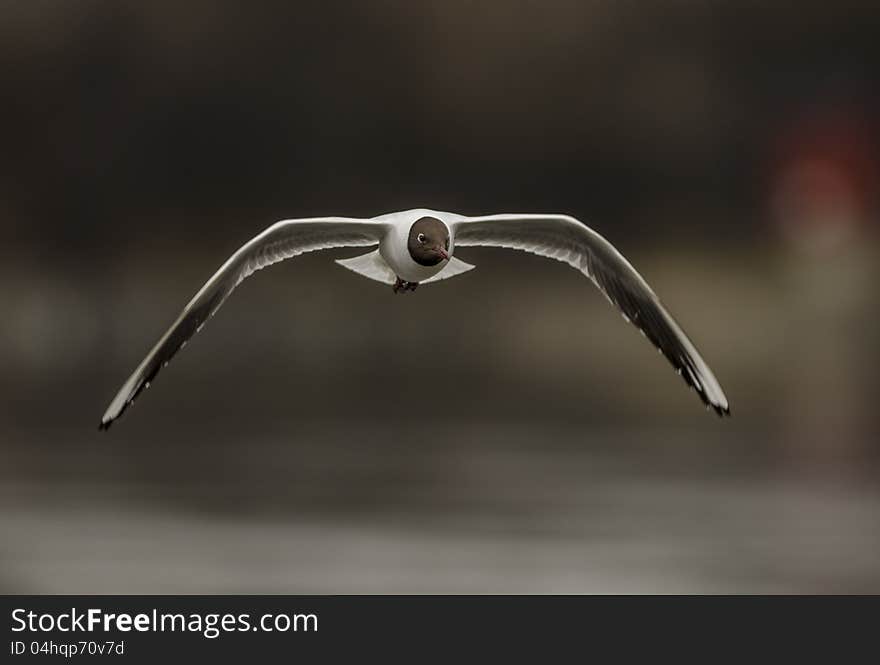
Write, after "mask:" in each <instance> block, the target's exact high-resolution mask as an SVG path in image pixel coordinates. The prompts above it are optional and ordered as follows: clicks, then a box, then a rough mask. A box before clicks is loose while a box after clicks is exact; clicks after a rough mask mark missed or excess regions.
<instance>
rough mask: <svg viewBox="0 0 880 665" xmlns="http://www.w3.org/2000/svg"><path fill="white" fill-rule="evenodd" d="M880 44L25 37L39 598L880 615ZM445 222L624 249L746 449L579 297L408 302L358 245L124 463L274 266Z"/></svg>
mask: <svg viewBox="0 0 880 665" xmlns="http://www.w3.org/2000/svg"><path fill="white" fill-rule="evenodd" d="M878 34H880V8H878V6H877V5H876V3H864V2H850V1H840V2H836V3H832V4H828V3H823V2H803V3H796V4H792V3H782V2H775V3H773V2H764V3H734V2H723V1H721V0H716V1H712V0H705V1H702V2H697V1H693V0H691V1H687V0H680V1H677V2H662V3H661V2H639V3H636V2H610V1H596V2H560V1H552V2H509V1H505V2H501V1H500V0H492V1H483V2H477V1H474V2H454V1H453V2H450V1H446V2H440V1H437V2H405V1H403V0H372V1H370V2H359V3H336V2H320V3H307V2H296V3H262V4H260V3H227V2H210V3H200V2H185V3H184V2H168V1H164V0H162V1H154V2H140V3H134V2H109V1H99V0H80V1H77V2H64V1H61V0H57V1H53V0H29V1H24V0H21V1H18V2H15V1H11V0H9V1H4V2H2V3H0V85H2V91H3V103H2V104H0V138H2V148H3V149H2V153H0V154H2V157H0V230H2V232H3V247H4V251H3V261H2V262H0V278H2V283H3V285H4V288H3V289H0V313H2V315H3V316H2V323H0V342H2V344H0V368H2V376H3V378H2V380H0V455H2V457H0V459H2V464H0V533H2V537H0V590H2V591H7V592H10V591H12V592H26V591H30V592H50V591H56V592H59V591H60V592H76V591H81V592H88V591H93V592H117V593H124V592H147V593H149V592H159V591H165V592H175V591H176V592H193V591H205V592H213V591H217V592H219V591H254V592H256V591H266V592H273V591H277V592H319V593H320V592H335V593H338V592H355V593H357V592H367V591H372V592H411V591H434V592H460V591H465V592H466V591H471V592H485V591H496V592H517V591H521V592H593V591H600V592H604V591H612V592H643V591H648V592H652V591H672V592H683V591H691V592H694V591H696V592H703V591H728V592H730V591H734V592H735V591H770V592H775V591H802V592H805V591H819V592H825V591H855V592H860V591H873V592H878V591H880V417H878V414H877V409H876V407H875V404H874V402H875V400H876V396H877V394H878V388H880V380H878V378H877V371H876V369H877V366H878V360H880V358H878V356H880V352H878V340H880V318H878V315H880V297H878V295H877V284H878V272H880V271H878V249H880V245H878V241H877V231H878V228H877V213H878V197H877V191H878V183H880V175H878V173H880V169H878V152H877V149H878V117H880V116H878V104H880V100H878V93H877V85H876V84H877V81H878V74H880V72H878V71H877V69H878V68H877V63H878V62H880V40H878V39H877V36H878ZM423 206H424V207H431V208H436V209H441V210H450V211H454V212H462V213H465V214H477V213H491V212H514V211H515V212H537V211H545V212H563V213H568V214H572V215H574V216H577V217H579V218H580V219H582V220H584V221H586V222H588V223H590V224H591V225H593V226H594V227H595V228H596V229H597V230H599V231H600V232H601V233H603V234H604V235H606V237H608V238H609V239H610V240H611V241H612V242H614V243H615V244H616V245H617V246H618V247H619V248H620V249H621V250H622V251H623V252H624V253H625V254H626V255H627V256H628V257H629V258H630V259H631V260H632V261H633V262H634V263H635V265H636V267H637V268H639V269H640V271H641V272H642V273H643V275H644V276H645V277H646V278H647V279H648V280H649V281H650V282H651V284H652V285H653V286H654V288H655V290H656V291H657V292H658V293H659V294H660V296H661V297H662V298H663V299H664V301H665V302H666V304H667V305H668V306H669V308H670V310H671V311H672V312H673V313H674V314H675V315H676V316H677V318H678V319H679V320H680V322H681V323H682V325H683V326H684V327H685V329H686V330H687V331H688V332H689V333H690V334H691V336H692V338H693V339H694V340H695V342H696V343H697V345H698V346H699V347H700V349H701V350H702V351H703V353H704V355H705V357H706V358H707V360H708V362H709V363H710V365H712V367H713V368H714V369H715V372H716V374H717V375H718V377H719V379H720V381H721V383H722V385H723V386H724V387H725V389H726V391H727V393H728V396H729V397H730V399H731V404H732V410H733V417H732V418H731V419H730V420H726V421H720V420H718V419H716V418H715V417H714V416H712V415H710V414H707V413H706V412H705V411H704V410H703V409H702V408H701V405H700V403H699V400H698V399H697V398H696V396H695V395H693V394H692V393H690V392H689V391H687V390H686V389H685V388H684V386H683V384H682V383H681V381H680V380H679V379H678V378H677V377H676V376H675V374H674V373H673V372H672V371H671V370H670V369H669V367H668V366H667V365H666V364H665V362H664V361H663V360H662V358H660V357H659V356H658V355H657V353H656V352H655V351H654V350H653V349H652V348H651V347H650V345H648V344H646V343H645V342H644V340H643V339H642V338H641V336H640V335H639V334H638V333H637V332H636V331H635V330H634V329H632V328H630V327H627V326H625V325H624V324H623V323H622V322H621V319H620V317H619V315H618V314H616V313H615V312H614V311H613V310H612V309H611V308H610V307H608V306H607V304H606V302H605V301H604V299H603V298H602V297H601V296H600V295H599V294H598V292H596V291H595V289H594V288H593V287H592V285H591V284H590V283H589V282H587V280H584V279H583V278H582V277H580V276H579V275H578V274H577V273H575V272H574V271H572V270H570V269H568V268H566V267H564V266H562V265H561V264H557V263H553V262H548V261H546V260H542V259H538V258H536V257H531V256H526V255H521V254H516V253H509V252H504V251H494V250H474V249H472V250H470V251H468V250H461V251H460V252H459V254H460V255H461V257H462V258H464V259H465V260H467V261H469V262H471V263H475V264H476V265H477V270H475V271H473V272H471V273H468V274H467V275H465V276H462V277H459V278H456V279H454V280H450V281H444V282H441V283H439V284H436V285H431V286H429V287H425V288H423V289H420V290H419V291H418V293H417V294H415V295H414V296H409V295H408V296H406V297H402V296H397V297H395V296H393V295H392V294H391V291H390V289H388V288H385V287H382V286H380V285H378V284H376V283H374V282H368V281H366V280H363V279H361V278H358V277H356V276H354V275H352V274H351V273H349V272H347V271H344V270H342V269H340V268H339V267H337V266H336V265H334V264H333V263H332V261H331V260H330V259H331V258H339V257H343V256H351V255H354V254H357V253H358V252H356V251H348V252H346V251H338V252H328V253H322V254H317V255H309V256H306V257H303V258H301V259H297V260H295V261H291V262H288V263H285V264H283V265H280V266H275V267H273V268H271V269H270V270H267V271H265V272H262V273H259V274H258V275H256V276H255V277H253V278H252V279H251V280H248V282H246V283H245V284H244V285H243V286H242V287H240V289H239V290H238V291H237V292H236V293H235V294H234V295H233V297H232V298H231V299H230V300H229V302H228V303H227V304H226V305H225V306H224V308H223V309H222V310H221V311H220V313H219V314H218V315H217V316H216V317H215V318H214V320H212V321H211V323H210V325H208V326H207V327H206V329H205V330H204V331H203V332H202V333H201V334H200V335H199V336H198V338H197V339H196V340H194V342H193V343H192V344H191V345H190V346H188V347H187V349H186V350H185V352H183V353H182V354H180V356H179V357H178V358H176V360H175V362H174V363H173V364H172V365H171V367H169V368H168V369H167V370H166V371H165V372H163V374H162V375H161V377H160V378H159V379H158V380H157V382H156V385H155V387H154V388H153V390H151V391H150V393H149V394H147V395H145V396H143V397H142V398H141V399H140V400H139V401H138V403H137V405H136V406H135V407H134V408H133V409H132V410H131V411H130V412H129V413H127V414H126V416H125V417H124V418H123V419H122V421H120V422H119V423H118V424H117V425H116V426H114V427H113V429H112V430H110V431H109V432H108V433H104V434H99V433H98V432H97V430H96V426H97V423H98V420H99V418H100V416H101V414H102V413H103V410H104V408H105V407H106V405H107V403H108V402H109V400H110V399H111V397H112V396H113V394H114V393H115V391H116V390H117V389H118V388H119V386H120V385H121V383H122V382H123V381H124V379H125V378H126V377H127V375H128V374H129V373H130V371H131V370H132V369H133V368H134V367H135V365H136V364H137V363H138V362H139V361H140V359H141V358H142V357H143V355H144V354H145V353H146V351H147V350H148V348H149V347H150V346H151V345H152V343H153V342H154V341H155V339H156V338H157V337H158V336H159V335H160V334H161V333H162V332H163V331H164V330H165V328H166V327H167V325H168V324H169V323H170V322H171V321H172V320H173V318H174V317H175V316H176V314H177V312H178V311H179V309H180V308H181V307H182V306H183V305H184V304H185V303H186V302H187V301H188V300H189V298H190V297H191V296H192V294H193V293H194V292H195V291H196V290H197V289H198V288H199V287H200V286H201V284H202V283H203V282H204V281H205V280H206V279H207V278H208V277H209V276H210V275H211V274H212V273H213V271H214V270H215V269H216V268H217V267H218V266H219V265H220V264H221V263H222V262H223V261H224V260H225V258H226V257H227V256H228V255H229V254H230V253H231V252H232V251H234V250H235V249H236V248H237V247H238V246H239V245H240V244H242V243H243V242H244V241H246V240H248V239H249V238H250V237H251V236H253V235H255V234H256V233H257V232H259V231H261V230H262V229H263V228H264V227H266V226H267V225H269V224H270V223H272V222H274V221H276V220H278V219H283V218H291V217H306V216H314V215H324V214H344V215H353V216H373V215H377V214H381V213H385V212H390V211H394V210H399V209H404V208H410V207H423ZM433 345H440V346H441V347H442V348H443V349H444V352H443V353H442V354H439V355H437V354H430V353H426V351H425V350H426V349H427V348H430V347H432V346H433ZM426 374H428V375H430V376H431V380H430V381H427V382H426V381H425V380H424V377H425V375H426Z"/></svg>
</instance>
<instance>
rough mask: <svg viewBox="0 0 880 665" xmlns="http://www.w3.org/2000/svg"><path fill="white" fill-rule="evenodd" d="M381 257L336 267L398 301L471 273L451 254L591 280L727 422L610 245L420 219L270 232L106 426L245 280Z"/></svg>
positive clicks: (572, 235) (140, 375)
mask: <svg viewBox="0 0 880 665" xmlns="http://www.w3.org/2000/svg"><path fill="white" fill-rule="evenodd" d="M375 245H378V248H377V249H375V250H374V251H371V252H369V253H367V254H364V255H362V256H357V257H355V258H351V259H342V260H338V261H336V263H338V264H340V265H341V266H344V267H345V268H348V269H349V270H352V271H354V272H356V273H358V274H359V275H363V276H364V277H367V278H369V279H372V280H376V281H377V282H384V283H385V284H391V285H392V286H393V289H394V292H395V293H398V292H406V291H415V290H416V287H417V286H419V285H420V284H430V283H431V282H436V281H439V280H441V279H447V278H449V277H454V276H456V275H460V274H462V273H465V272H467V271H468V270H471V269H472V268H473V267H474V266H472V265H470V264H468V263H465V262H464V261H461V260H459V259H457V258H455V257H454V256H453V253H454V251H455V247H456V246H459V247H470V246H477V245H479V246H487V247H507V248H510V249H518V250H521V251H524V252H530V253H532V254H537V255H538V256H544V257H547V258H549V259H555V260H557V261H562V262H563V263H567V264H568V265H570V266H571V267H572V268H576V269H577V270H579V271H580V272H582V273H583V274H584V275H585V276H587V277H589V278H590V279H591V280H592V281H593V283H594V284H595V285H596V286H597V287H599V290H600V291H601V292H602V293H603V294H604V295H605V297H606V298H607V299H608V300H609V302H611V304H612V305H614V306H616V307H617V308H618V309H619V310H620V312H621V314H622V315H623V317H624V319H626V320H627V321H629V322H631V323H633V324H634V325H635V326H636V327H637V328H638V329H639V330H640V331H641V332H642V334H643V335H644V336H645V337H647V338H648V339H649V340H650V341H651V342H652V343H653V344H654V346H656V347H657V349H658V350H659V351H660V353H662V354H663V355H664V356H666V358H667V359H668V360H669V362H670V363H672V366H673V367H674V368H675V370H676V371H677V372H678V374H679V375H681V376H682V378H684V380H685V382H686V383H687V384H688V385H689V386H690V387H691V388H693V389H694V390H696V392H697V394H699V396H700V398H701V399H702V400H703V402H704V403H705V405H706V408H711V409H714V410H715V412H716V413H717V414H718V415H719V416H722V415H730V408H729V405H728V402H727V397H725V395H724V391H723V390H722V389H721V386H720V385H719V384H718V381H717V380H716V379H715V376H714V375H713V374H712V370H710V369H709V366H708V365H707V364H706V363H705V361H704V360H703V358H702V357H700V354H699V352H698V351H697V349H696V348H695V347H694V345H693V344H692V343H691V341H690V340H689V339H688V337H687V335H685V334H684V331H683V330H682V329H681V328H680V327H679V325H678V324H677V323H676V322H675V320H674V319H673V318H672V316H670V314H669V313H668V312H667V311H666V309H665V308H664V307H663V305H662V304H661V302H660V300H659V299H658V298H657V296H656V295H654V292H653V291H652V290H651V287H650V286H648V284H647V282H645V280H644V279H642V277H641V276H640V275H639V274H638V273H637V272H636V270H635V268H633V267H632V266H631V265H630V263H629V262H628V261H627V260H626V259H625V258H624V257H623V256H622V255H621V254H620V252H618V251H617V250H616V249H615V248H614V247H613V246H612V245H611V243H609V242H608V241H607V240H605V238H603V237H602V236H600V235H599V234H598V233H596V232H595V231H593V230H592V229H591V228H589V227H588V226H586V225H585V224H583V223H581V222H579V221H578V220H576V219H575V218H573V217H569V216H567V215H553V214H548V215H541V214H504V215H483V216H478V217H466V216H464V215H458V214H455V213H450V212H440V211H437V210H427V209H415V210H405V211H403V212H395V213H391V214H388V215H380V216H379V217H373V218H372V219H355V218H350V217H314V218H309V219H289V220H284V221H281V222H278V223H277V224H273V225H272V226H270V227H269V228H268V229H266V230H265V231H263V232H262V233H261V234H260V235H258V236H257V237H255V238H254V239H253V240H251V241H250V242H248V243H247V244H245V245H244V246H243V247H242V248H241V249H239V250H238V251H237V252H235V254H233V255H232V256H231V257H230V258H229V260H227V261H226V263H224V264H223V265H222V266H221V267H220V269H219V270H218V271H217V272H216V273H215V274H214V276H213V277H211V279H209V280H208V282H207V283H206V284H205V285H204V286H203V287H202V288H201V290H200V291H199V292H198V293H197V294H196V295H195V297H194V298H193V299H192V300H190V302H189V304H188V305H187V306H186V307H184V308H183V312H181V314H180V316H178V317H177V320H176V321H175V322H174V323H173V324H172V325H171V327H170V328H169V329H168V331H167V332H166V333H165V334H164V335H162V337H161V339H159V341H158V342H157V343H156V345H155V346H154V347H153V348H152V349H151V350H150V352H149V353H148V354H147V357H146V358H144V360H143V362H141V364H140V365H138V367H137V369H136V370H135V371H134V373H133V374H132V375H131V376H130V377H129V378H128V380H127V381H126V382H125V383H124V384H123V386H122V388H120V390H119V392H118V393H117V394H116V397H114V398H113V401H112V402H110V406H109V407H107V411H106V413H104V417H103V418H101V423H100V426H99V428H100V429H107V428H108V427H110V425H111V424H112V423H113V421H114V420H116V419H117V418H119V416H120V415H122V413H123V411H125V409H126V408H127V407H128V406H129V405H130V404H132V403H133V402H134V400H135V398H136V397H137V396H138V395H139V394H140V392H141V391H142V390H144V389H145V388H149V387H150V383H151V382H152V381H153V380H154V379H155V377H156V374H158V372H159V370H160V369H162V368H163V367H165V365H167V364H168V362H169V361H170V360H171V358H172V357H173V356H174V354H175V353H177V351H179V350H180V349H181V348H183V346H184V345H185V344H186V343H187V341H188V340H189V339H190V338H191V337H192V336H193V335H195V333H197V332H198V331H199V330H201V328H202V326H203V325H204V324H205V321H207V320H208V319H209V318H210V317H211V316H213V315H214V313H215V312H216V311H217V310H218V309H219V308H220V305H222V304H223V302H224V301H225V300H226V298H228V297H229V294H230V293H232V291H233V289H235V287H236V286H238V285H239V284H240V283H241V282H242V280H244V279H245V278H246V277H248V276H249V275H251V274H253V273H254V272H256V271H257V270H261V269H262V268H265V267H266V266H269V265H272V264H273V263H278V262H279V261H283V260H284V259H290V258H293V257H295V256H299V255H300V254H305V253H306V252H313V251H316V250H319V249H329V248H333V247H368V246H375Z"/></svg>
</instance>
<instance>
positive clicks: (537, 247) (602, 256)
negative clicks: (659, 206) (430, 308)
mask: <svg viewBox="0 0 880 665" xmlns="http://www.w3.org/2000/svg"><path fill="white" fill-rule="evenodd" d="M454 226H455V228H454V233H455V244H456V246H462V247H467V246H491V247H506V248H510V249H518V250H521V251H525V252H530V253H532V254H537V255H538V256H543V257H546V258H551V259H555V260H557V261H562V262H564V263H567V264H568V265H570V266H571V267H573V268H575V269H577V270H579V271H580V272H582V273H583V274H584V275H586V276H587V277H589V278H590V279H591V280H592V281H593V282H594V283H595V284H596V286H598V287H599V290H600V291H601V292H602V293H603V294H604V295H605V297H606V298H607V299H608V301H609V302H610V303H611V304H612V305H614V306H615V307H617V308H618V309H619V310H620V312H621V313H622V314H623V317H624V318H625V319H626V320H627V321H629V322H631V323H632V324H633V325H635V326H636V327H637V328H638V329H639V330H640V331H641V332H642V334H643V335H644V336H645V337H647V338H648V339H649V340H650V341H651V343H653V344H654V346H655V347H657V349H658V350H659V351H660V353H662V354H663V355H664V356H665V357H666V358H667V360H669V362H670V363H671V364H672V366H673V368H675V370H676V372H677V373H678V374H679V375H680V376H681V377H682V378H683V379H684V381H685V382H686V383H687V384H688V385H689V386H690V387H692V388H693V389H694V390H696V392H697V394H698V395H699V396H700V399H702V400H703V402H704V403H705V404H706V406H707V408H712V409H714V410H715V412H716V413H717V414H718V415H719V416H721V415H730V405H729V403H728V400H727V397H726V396H725V394H724V391H723V390H722V388H721V386H720V385H719V383H718V380H717V379H716V378H715V375H714V374H713V373H712V370H711V369H709V366H708V365H707V364H706V362H705V361H704V360H703V358H702V356H700V354H699V352H698V351H697V349H696V348H695V347H694V345H693V343H692V342H691V341H690V339H688V337H687V335H686V334H685V333H684V331H683V330H682V329H681V327H680V326H679V325H678V324H677V323H676V322H675V319H673V318H672V316H671V315H670V314H669V312H668V311H667V310H666V308H665V307H664V306H663V304H662V303H661V302H660V299H659V298H658V297H657V296H656V295H655V293H654V292H653V291H652V290H651V287H650V286H648V283H647V282H645V280H644V279H643V278H642V276H641V275H639V273H638V272H636V270H635V268H633V267H632V265H631V264H630V263H629V261H627V260H626V259H625V258H624V257H623V255H622V254H620V252H618V251H617V250H616V249H615V248H614V246H613V245H612V244H611V243H610V242H608V241H607V240H605V238H603V237H602V236H601V235H599V234H598V233H596V232H595V231H594V230H592V229H591V228H589V227H588V226H586V225H585V224H583V223H581V222H579V221H578V220H576V219H574V218H573V217H568V216H566V215H529V214H522V215H516V214H510V215H488V216H484V217H470V218H467V219H464V220H462V221H459V222H457V223H456V224H455V225H454Z"/></svg>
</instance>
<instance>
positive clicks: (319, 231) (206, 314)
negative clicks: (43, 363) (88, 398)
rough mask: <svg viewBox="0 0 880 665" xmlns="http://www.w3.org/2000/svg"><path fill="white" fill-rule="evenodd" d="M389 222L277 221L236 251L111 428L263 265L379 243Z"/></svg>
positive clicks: (159, 350) (129, 385)
mask: <svg viewBox="0 0 880 665" xmlns="http://www.w3.org/2000/svg"><path fill="white" fill-rule="evenodd" d="M386 229H387V226H386V225H385V224H383V223H380V222H375V221H372V220H362V219H351V218H346V217H319V218H313V219H292V220H285V221H281V222H278V223H276V224H273V225H272V226H270V227H269V228H268V229H266V230H265V231H263V232H262V233H261V234H259V235H258V236H256V237H255V238H253V239H252V240H251V241H250V242H248V243H247V244H245V245H244V246H242V247H241V248H240V249H239V250H238V251H237V252H235V254H233V255H232V256H231V257H230V258H229V259H228V260H227V261H226V263H224V264H223V266H221V268H220V269H219V270H218V271H217V272H216V273H214V276H213V277H211V279H209V280H208V281H207V283H206V284H205V285H204V286H203V287H202V288H201V289H200V290H199V292H198V293H196V295H195V296H194V297H193V299H192V300H190V302H189V303H188V304H187V305H186V307H184V308H183V311H182V312H181V313H180V316H178V317H177V320H176V321H174V323H173V324H172V325H171V327H170V328H169V329H168V330H167V331H166V332H165V334H164V335H163V336H162V337H161V338H160V339H159V341H158V342H157V343H156V345H155V346H154V347H153V348H152V349H151V350H150V352H149V353H148V354H147V356H146V358H144V359H143V361H142V362H141V364H140V365H138V367H137V369H135V371H134V372H133V373H132V375H131V376H130V377H129V378H128V380H127V381H126V382H125V383H124V384H123V386H122V388H120V390H119V392H118V393H117V394H116V396H115V397H114V398H113V401H112V402H110V406H109V407H107V411H106V412H105V413H104V416H103V417H102V418H101V423H100V425H99V429H107V428H108V427H110V425H111V424H113V421H114V420H116V419H117V418H119V416H121V415H122V413H123V412H124V411H125V410H126V409H127V408H128V406H129V405H131V404H133V403H134V400H135V399H136V398H137V397H138V395H139V394H140V393H141V391H143V390H144V389H146V388H149V387H150V384H151V383H152V382H153V380H154V379H155V378H156V375H157V374H158V373H159V371H160V370H161V369H162V368H163V367H165V366H166V365H167V364H168V363H169V361H170V360H171V359H172V358H173V357H174V355H175V354H176V353H177V352H178V351H179V350H180V349H182V348H183V347H184V346H185V345H186V343H187V342H188V341H189V340H190V338H192V336H193V335H195V334H196V333H197V332H198V331H199V330H201V329H202V326H204V325H205V322H206V321H207V320H208V319H209V318H211V317H212V316H213V315H214V313H215V312H216V311H217V310H218V309H219V308H220V306H221V305H222V304H223V302H224V301H225V300H226V299H227V298H228V297H229V295H230V294H231V293H232V291H233V290H234V289H235V287H237V286H238V285H239V284H241V282H242V281H243V280H245V279H246V278H247V277H248V276H250V275H252V274H253V273H255V272H256V271H258V270H262V269H263V268H265V267H267V266H270V265H272V264H273V263H278V262H279V261H283V260H285V259H290V258H293V257H295V256H299V255H300V254H304V253H306V252H313V251H317V250H320V249H329V248H332V247H361V246H369V245H375V244H377V243H378V242H379V241H380V240H381V239H382V237H383V235H384V234H385V231H386Z"/></svg>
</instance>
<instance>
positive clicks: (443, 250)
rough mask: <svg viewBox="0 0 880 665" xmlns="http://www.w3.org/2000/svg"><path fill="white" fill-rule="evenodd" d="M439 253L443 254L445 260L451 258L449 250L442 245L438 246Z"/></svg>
mask: <svg viewBox="0 0 880 665" xmlns="http://www.w3.org/2000/svg"><path fill="white" fill-rule="evenodd" d="M437 253H438V254H439V255H440V256H441V258H442V259H443V260H444V261H448V260H449V252H447V251H446V250H445V249H443V248H442V247H438V248H437Z"/></svg>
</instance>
